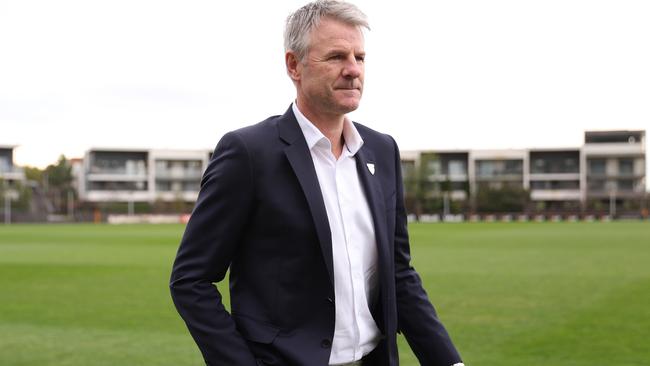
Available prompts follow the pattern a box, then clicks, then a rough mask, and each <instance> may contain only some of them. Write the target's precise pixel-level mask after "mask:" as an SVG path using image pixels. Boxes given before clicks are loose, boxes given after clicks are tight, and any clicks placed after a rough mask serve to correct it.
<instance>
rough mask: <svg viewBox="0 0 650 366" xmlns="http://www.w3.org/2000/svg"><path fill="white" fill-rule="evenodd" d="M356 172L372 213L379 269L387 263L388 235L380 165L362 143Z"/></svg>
mask: <svg viewBox="0 0 650 366" xmlns="http://www.w3.org/2000/svg"><path fill="white" fill-rule="evenodd" d="M355 157H356V162H357V172H358V174H359V177H360V178H361V185H362V186H363V190H364V192H365V193H366V199H367V200H368V205H369V206H370V212H371V213H372V222H373V225H374V227H375V239H376V241H377V255H378V260H379V265H380V269H381V266H382V265H385V264H386V263H388V262H387V261H388V259H389V258H390V256H389V255H388V236H387V233H386V204H385V202H384V194H383V191H382V189H381V185H380V183H379V177H378V175H379V174H381V172H380V169H381V168H382V167H381V165H378V164H377V162H376V161H375V156H374V153H373V152H372V150H370V148H368V147H367V144H364V145H363V146H362V147H361V149H360V150H359V151H358V152H357V154H356V155H355Z"/></svg>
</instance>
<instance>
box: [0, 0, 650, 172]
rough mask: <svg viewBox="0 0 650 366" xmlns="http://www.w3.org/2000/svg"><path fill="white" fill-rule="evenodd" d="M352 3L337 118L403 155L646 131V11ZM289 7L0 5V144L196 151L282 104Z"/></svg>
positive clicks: (19, 1) (571, 2)
mask: <svg viewBox="0 0 650 366" xmlns="http://www.w3.org/2000/svg"><path fill="white" fill-rule="evenodd" d="M354 3H355V4H357V5H358V6H359V7H360V8H361V9H362V10H363V11H364V12H366V14H367V15H368V17H369V20H370V24H371V28H372V30H371V31H370V32H368V33H367V35H366V51H367V53H368V56H367V59H366V86H365V91H364V97H363V100H362V103H361V107H360V108H359V110H358V111H356V112H354V113H353V115H352V117H353V119H354V120H356V121H359V122H362V123H364V124H366V125H368V126H370V127H372V128H375V129H377V130H380V131H383V132H387V133H390V134H391V135H393V136H394V137H395V138H396V139H397V141H398V143H399V144H400V147H401V148H402V150H412V149H477V148H527V147H578V146H580V145H581V144H582V142H583V134H584V131H585V130H604V129H645V130H646V131H650V66H649V65H650V21H648V19H650V1H646V0H643V1H626V0H615V1H614V0H612V1H598V0H561V1H556V0H544V1H523V0H513V1H502V0H500V1H489V0H476V1H472V0H468V1H458V0H454V1H452V0H449V1H400V2H395V1H369V0H368V1H361V0H359V1H354ZM303 4H304V1H228V2H226V1H160V0H155V1H145V0H128V1H115V0H112V1H88V0H85V1H66V0H61V1H29V0H15V1H11V0H0V127H1V128H0V145H7V144H10V145H11V144H15V145H19V147H18V148H17V149H16V157H15V160H16V162H17V163H18V164H29V165H36V166H41V167H42V166H44V165H47V164H49V163H51V162H54V161H55V160H56V158H57V157H58V155H59V154H62V153H63V154H65V155H66V156H68V157H80V156H82V155H83V152H84V151H85V150H86V149H88V148H90V147H137V148H173V149H176V148H182V149H184V148H191V149H212V148H213V147H214V146H215V144H216V143H217V141H218V140H219V138H220V137H221V136H222V135H223V134H224V133H225V132H227V131H229V130H232V129H235V128H238V127H241V126H245V125H248V124H252V123H255V122H258V121H260V120H262V119H265V118H266V117H268V116H269V115H275V114H282V113H283V112H284V111H285V109H286V108H287V107H288V106H289V104H290V103H291V101H292V100H293V98H294V96H295V91H294V89H293V85H292V84H291V82H290V80H289V78H288V77H287V76H286V74H285V71H284V59H283V56H284V55H283V48H282V31H283V27H284V20H285V18H286V16H287V15H288V14H289V13H290V12H291V11H293V10H294V9H296V8H298V7H300V6H301V5H303ZM648 171H650V169H648Z"/></svg>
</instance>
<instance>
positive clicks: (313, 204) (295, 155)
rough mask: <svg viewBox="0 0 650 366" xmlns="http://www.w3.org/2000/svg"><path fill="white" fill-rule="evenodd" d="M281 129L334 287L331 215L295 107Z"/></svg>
mask: <svg viewBox="0 0 650 366" xmlns="http://www.w3.org/2000/svg"><path fill="white" fill-rule="evenodd" d="M278 129H279V133H280V138H281V139H282V140H284V142H286V143H287V144H289V146H287V147H286V148H285V149H284V153H285V155H286V156H287V159H288V160H289V164H290V165H291V168H292V169H293V172H294V173H295V174H296V177H297V178H298V182H300V187H302V190H303V193H304V194H305V198H306V199H307V204H308V206H309V211H310V212H311V216H312V218H313V220H314V226H315V227H316V235H317V236H318V241H319V243H320V248H321V251H322V253H323V259H324V260H325V266H326V267H327V272H328V274H329V277H330V281H331V283H332V286H334V269H333V268H334V264H333V259H332V234H331V231H330V226H329V219H328V218H327V211H326V210H325V202H324V201H323V194H322V193H321V190H320V184H319V183H318V176H317V175H316V170H315V168H314V162H313V161H312V159H311V153H310V152H309V147H308V146H307V142H306V141H305V137H304V135H303V134H302V131H301V130H300V126H299V125H298V121H296V117H295V116H294V115H293V111H292V110H291V107H289V110H287V112H286V113H285V114H284V115H283V116H282V117H281V118H280V120H279V122H278Z"/></svg>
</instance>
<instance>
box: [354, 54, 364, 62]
mask: <svg viewBox="0 0 650 366" xmlns="http://www.w3.org/2000/svg"><path fill="white" fill-rule="evenodd" d="M356 59H357V62H364V61H365V60H366V56H361V55H360V56H356Z"/></svg>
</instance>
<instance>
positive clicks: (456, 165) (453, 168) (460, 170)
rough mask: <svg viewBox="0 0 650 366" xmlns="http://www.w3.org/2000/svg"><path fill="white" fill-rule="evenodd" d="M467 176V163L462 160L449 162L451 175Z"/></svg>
mask: <svg viewBox="0 0 650 366" xmlns="http://www.w3.org/2000/svg"><path fill="white" fill-rule="evenodd" d="M464 174H466V169H465V162H464V161H462V160H452V161H450V162H449V175H464Z"/></svg>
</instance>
